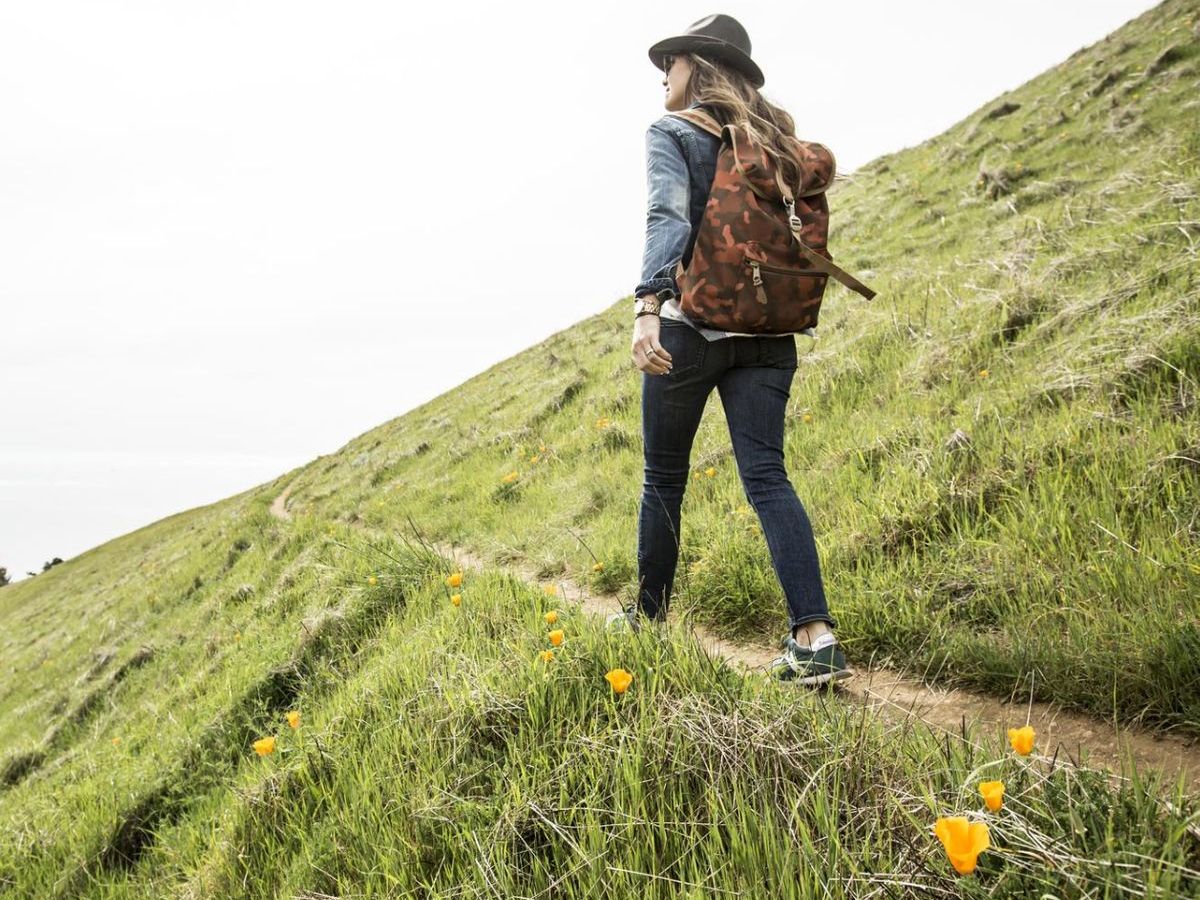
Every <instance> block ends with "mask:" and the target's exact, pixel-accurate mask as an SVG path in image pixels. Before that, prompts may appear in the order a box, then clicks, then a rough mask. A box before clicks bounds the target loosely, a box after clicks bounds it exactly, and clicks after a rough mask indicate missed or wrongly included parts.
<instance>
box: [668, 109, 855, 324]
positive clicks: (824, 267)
mask: <svg viewBox="0 0 1200 900" xmlns="http://www.w3.org/2000/svg"><path fill="white" fill-rule="evenodd" d="M667 115H673V116H678V117H679V118H682V119H686V120H687V121H689V122H691V123H692V124H693V125H696V126H698V127H700V128H702V129H704V130H705V131H707V132H709V133H710V134H712V135H715V136H717V137H719V138H720V139H721V147H720V150H719V151H718V154H717V170H716V174H715V175H714V176H713V183H712V187H711V188H710V190H709V195H708V204H707V205H706V206H705V208H704V215H703V218H702V219H701V220H700V225H699V228H698V230H697V233H696V240H695V243H694V245H693V248H692V256H691V259H690V260H689V261H688V265H687V268H686V269H685V268H684V266H683V260H682V259H681V260H680V261H679V263H678V264H677V265H676V267H675V281H676V283H677V284H678V285H679V290H680V296H679V307H680V309H682V310H683V312H684V313H686V314H687V315H688V316H689V317H690V318H692V319H693V320H695V321H698V322H699V323H700V324H702V325H704V326H706V327H708V328H717V329H720V330H722V331H734V332H738V333H742V334H786V333H791V332H798V331H802V330H803V329H805V328H810V327H812V326H815V325H816V324H817V314H818V312H819V311H820V309H821V298H822V295H823V294H824V293H825V285H826V283H827V282H828V281H829V277H828V276H830V275H832V276H833V277H834V278H836V279H837V280H838V281H840V282H841V283H842V284H844V285H845V286H846V287H848V288H850V289H851V290H852V291H855V292H856V293H859V294H861V295H862V296H863V297H864V298H866V299H867V300H870V299H871V298H872V297H874V296H875V291H873V290H871V289H870V288H869V287H867V286H866V285H864V284H863V283H862V282H861V281H859V280H858V279H857V278H855V277H854V276H853V275H850V274H849V273H848V272H846V271H845V270H843V269H841V268H840V267H838V266H837V265H835V264H834V263H833V262H832V261H831V260H832V259H833V256H832V254H831V253H830V252H829V250H828V249H827V248H826V246H825V244H826V239H827V236H828V233H829V204H828V203H827V202H826V200H825V191H826V189H827V188H828V187H829V186H830V185H831V184H832V183H833V173H834V168H835V162H834V157H833V153H831V152H830V150H829V148H827V147H826V146H825V145H823V144H818V143H816V142H814V141H802V140H800V139H798V138H790V141H792V142H793V143H794V146H795V156H796V159H797V161H798V162H799V164H800V172H801V176H800V179H801V183H800V184H799V185H798V186H797V188H798V189H797V190H795V191H792V190H791V189H789V187H788V186H787V185H785V184H784V183H783V175H782V172H781V171H780V170H779V167H778V166H777V165H776V164H775V161H774V160H773V159H771V157H770V156H769V155H768V154H767V153H766V152H765V151H764V150H763V149H762V147H761V146H759V145H757V144H756V143H755V142H754V141H753V140H752V139H751V138H750V135H749V133H748V131H747V130H746V128H745V126H744V125H741V124H737V125H735V124H730V125H725V126H721V125H720V124H719V123H718V122H717V121H716V119H714V118H713V117H712V116H710V115H709V114H708V113H705V112H702V111H701V110H698V109H686V110H682V111H679V112H669V113H667Z"/></svg>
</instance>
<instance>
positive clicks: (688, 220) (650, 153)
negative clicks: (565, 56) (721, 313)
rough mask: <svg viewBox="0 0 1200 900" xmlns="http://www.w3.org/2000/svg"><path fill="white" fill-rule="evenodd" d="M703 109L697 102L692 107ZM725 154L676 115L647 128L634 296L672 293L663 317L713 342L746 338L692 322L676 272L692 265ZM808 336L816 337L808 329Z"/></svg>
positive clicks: (715, 140) (712, 138)
mask: <svg viewBox="0 0 1200 900" xmlns="http://www.w3.org/2000/svg"><path fill="white" fill-rule="evenodd" d="M699 106H701V103H700V102H699V101H696V102H694V103H692V104H691V105H690V106H688V107H687V108H688V109H695V108H697V107H699ZM720 149H721V139H720V138H718V137H716V136H715V135H712V134H709V133H708V132H707V131H704V130H703V129H701V128H699V127H697V126H695V125H692V124H691V123H690V122H686V121H684V120H683V119H680V118H678V117H676V116H668V115H664V116H662V117H661V118H659V119H657V120H655V121H654V122H653V123H652V124H651V125H650V127H649V128H647V129H646V193H647V200H646V244H645V249H644V251H643V253H642V280H641V281H639V282H638V284H637V287H636V288H634V291H633V294H634V296H635V297H636V296H638V295H639V294H650V293H654V294H660V293H661V292H664V291H665V292H667V294H669V295H670V296H669V299H668V298H667V297H666V296H665V295H664V298H663V299H664V302H663V306H662V318H664V319H677V320H679V321H682V322H685V323H687V324H688V325H691V326H692V327H693V328H695V329H696V330H697V331H699V332H700V333H701V334H702V335H704V337H706V338H708V339H709V340H710V341H711V340H717V339H718V338H723V337H746V335H742V334H740V333H738V332H733V331H720V330H717V329H714V328H706V327H704V326H702V325H700V324H699V323H696V322H693V321H692V320H691V319H690V318H688V316H687V315H686V314H685V313H684V312H683V311H682V310H681V309H680V308H679V299H678V298H679V293H680V291H679V285H678V284H677V283H676V281H675V274H674V273H675V264H676V263H678V262H679V261H680V260H682V261H683V267H684V268H685V269H686V268H687V265H688V263H689V262H690V261H691V258H692V246H693V245H694V244H695V243H696V233H697V231H698V229H699V225H700V220H701V219H702V217H703V216H704V208H705V206H707V204H708V193H709V189H710V188H711V187H712V182H713V177H714V176H715V175H716V173H717V153H718V151H719V150H720ZM805 333H810V334H811V332H810V331H809V330H808V329H806V330H805Z"/></svg>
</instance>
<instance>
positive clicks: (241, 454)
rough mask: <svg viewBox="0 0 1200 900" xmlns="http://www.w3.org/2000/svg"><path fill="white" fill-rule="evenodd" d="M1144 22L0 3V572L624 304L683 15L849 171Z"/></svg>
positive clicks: (309, 444) (288, 456) (852, 1)
mask: <svg viewBox="0 0 1200 900" xmlns="http://www.w3.org/2000/svg"><path fill="white" fill-rule="evenodd" d="M1154 5H1155V4H1154V3H1150V2H1145V0H1055V2H1045V0H1039V2H1031V0H1004V2H999V0H971V2H963V0H924V2H917V0H913V2H907V3H895V2H875V0H841V2H840V3H838V4H836V5H827V6H824V7H820V8H818V7H814V6H810V5H809V4H805V3H796V4H784V3H779V2H777V0H776V2H765V0H751V2H735V3H732V4H731V5H724V6H717V7H710V6H706V5H704V4H701V5H696V4H695V3H694V2H687V3H682V2H677V0H658V2H655V3H652V4H651V3H645V2H627V0H619V2H605V3H602V4H600V3H597V4H586V3H566V2H562V0H557V2H553V3H520V2H517V3H463V2H458V3H430V4H406V5H403V6H402V5H401V4H399V3H396V2H388V3H383V2H372V3H365V2H362V3H360V2H339V3H332V2H330V3H324V4H314V3H306V2H298V0H289V2H286V3H283V2H254V0H239V2H236V3H234V2H229V0H206V2H203V3H200V2H190V3H186V4H185V3H181V2H177V0H155V2H136V0H124V2H117V0H112V2H98V0H87V2H61V0H37V2H24V3H22V2H8V3H3V4H2V5H0V316H2V317H0V335H2V337H3V341H2V343H0V413H2V418H0V566H6V567H7V568H8V569H9V574H10V576H14V577H23V576H24V573H25V571H26V570H34V571H40V569H41V564H42V562H43V561H44V560H48V559H50V558H51V557H53V556H56V555H57V556H61V557H64V558H69V557H71V556H73V555H76V554H78V553H80V552H81V551H83V550H85V549H87V548H89V547H92V546H94V545H96V544H99V543H102V542H103V541H105V540H108V539H109V538H112V537H115V536H117V535H120V534H123V533H125V532H127V531H130V530H132V529H134V528H137V527H140V526H142V525H145V524H148V523H149V522H151V521H154V520H156V519H158V518H161V517H163V516H166V515H169V514H172V513H174V512H178V511H180V510H182V509H187V508H190V507H193V506H197V505H200V504H205V503H211V502H213V501H216V500H219V499H221V498H222V497H226V496H228V495H230V494H233V493H236V492H239V491H241V490H244V489H246V488H249V487H252V486H254V485H256V484H261V483H262V482H264V481H267V480H269V479H271V478H273V477H275V476H276V475H278V474H280V473H282V472H284V471H286V470H287V469H289V468H291V467H293V466H296V465H299V464H302V463H304V462H307V461H309V460H311V459H312V458H314V457H315V456H317V455H319V454H322V453H329V452H331V451H333V450H336V449H337V448H338V447H340V446H341V445H342V444H344V443H345V442H346V441H347V440H349V439H350V438H352V437H354V436H355V435H358V434H361V433H362V432H364V431H366V430H368V429H370V428H372V427H374V426H375V425H378V424H380V423H382V422H384V421H386V420H388V419H390V418H392V417H394V416H397V415H400V414H401V413H403V412H405V411H407V410H409V409H411V408H413V407H414V406H417V405H419V404H421V403H423V402H425V401H426V400H429V399H431V398H433V397H435V396H437V395H438V394H441V393H443V392H444V391H446V390H449V389H451V388H453V387H454V386H455V385H457V384H460V383H461V382H462V381H464V380H465V379H467V378H469V377H470V376H471V375H474V374H475V373H477V372H480V371H482V370H484V369H486V368H488V367H489V366H491V365H493V364H494V363H496V362H498V361H500V360H502V359H505V358H507V357H509V356H511V355H513V354H514V353H516V352H518V351H520V350H521V349H523V348H525V347H528V346H530V345H531V344H534V343H537V342H538V341H540V340H542V339H544V338H546V337H547V336H549V335H550V334H552V333H554V332H556V331H559V330H561V329H564V328H567V327H569V326H570V325H571V324H572V323H574V322H577V321H579V320H580V319H582V318H584V317H587V316H589V315H592V314H594V313H596V312H598V311H600V310H602V309H604V308H605V307H607V306H608V305H610V304H611V303H613V302H614V301H615V300H617V299H618V298H620V297H623V296H626V295H628V294H630V293H631V291H632V289H633V287H634V285H635V284H636V283H637V281H638V278H639V276H640V272H639V267H640V264H641V253H642V240H643V228H644V223H645V219H644V215H645V188H646V185H645V169H644V165H645V159H644V155H643V154H644V144H643V140H644V133H645V129H646V127H647V125H649V124H650V122H651V121H653V120H654V119H655V118H657V117H658V116H659V115H661V113H662V112H663V111H664V110H663V106H662V104H663V100H664V91H663V87H662V75H661V73H660V72H659V71H658V70H657V69H655V68H654V67H653V66H652V65H651V63H650V61H649V59H648V57H647V54H646V51H647V48H648V47H649V46H650V44H652V43H654V42H655V41H656V40H658V39H660V38H663V37H667V36H669V35H673V34H679V33H681V32H683V31H684V30H685V29H686V27H687V26H688V25H689V24H690V23H691V22H692V21H694V20H696V19H699V18H700V17H702V16H705V15H708V14H709V13H712V12H716V11H721V12H726V13H729V14H730V15H733V16H735V17H737V18H738V19H739V20H740V21H741V22H742V24H744V25H745V26H746V28H747V30H748V31H749V33H750V38H751V41H752V43H753V50H752V55H753V57H754V59H755V60H756V61H757V62H758V63H759V65H760V66H761V67H762V69H763V71H764V73H765V75H766V84H765V85H764V87H763V92H764V94H765V95H766V96H767V97H768V98H769V99H771V100H773V101H774V102H776V103H779V104H782V105H783V106H784V107H786V108H788V109H789V110H790V111H791V112H792V113H793V114H794V116H795V118H796V121H797V131H798V133H799V134H800V135H801V136H802V137H807V138H810V139H812V140H819V141H821V142H823V143H825V144H828V145H829V146H830V147H831V148H833V150H834V152H835V153H836V154H837V157H838V162H839V166H840V167H841V169H842V170H843V171H846V172H849V171H851V170H853V169H854V168H855V167H857V166H859V165H862V164H863V163H866V162H868V161H870V160H871V159H874V158H875V157H877V156H879V155H881V154H884V153H889V152H891V151H894V150H898V149H901V148H903V147H906V146H911V145H913V144H917V143H920V142H921V141H923V140H925V139H926V138H927V137H930V136H932V135H934V134H936V133H938V132H940V131H942V130H944V129H945V128H947V127H949V126H950V125H952V124H954V123H955V122H957V121H959V120H960V119H962V118H963V117H965V116H967V115H969V114H970V113H972V112H973V111H974V110H976V109H977V108H978V107H979V106H981V105H982V104H984V103H986V102H987V101H988V100H990V99H992V98H993V97H995V96H997V95H998V94H1000V93H1002V92H1004V91H1006V90H1009V89H1012V88H1015V87H1017V86H1018V85H1020V84H1022V83H1023V82H1025V81H1027V80H1028V79H1030V78H1031V77H1033V76H1035V75H1037V74H1038V73H1040V72H1042V71H1044V70H1045V69H1047V68H1049V67H1051V66H1053V65H1055V64H1057V63H1058V62H1060V61H1062V60H1063V59H1065V58H1066V57H1067V56H1069V55H1070V54H1071V53H1073V52H1074V51H1075V50H1077V49H1079V48H1080V47H1083V46H1086V45H1088V44H1090V43H1093V42H1095V41H1097V40H1099V39H1101V38H1103V37H1104V36H1105V35H1106V34H1108V33H1109V32H1111V31H1113V30H1114V29H1116V28H1118V27H1119V26H1120V25H1122V24H1124V23H1125V22H1127V21H1128V20H1129V19H1131V18H1134V17H1136V16H1137V15H1139V14H1141V13H1142V12H1144V11H1145V10H1147V9H1150V8H1151V7H1152V6H1154ZM809 34H811V37H808V36H806V35H809ZM631 371H632V369H631Z"/></svg>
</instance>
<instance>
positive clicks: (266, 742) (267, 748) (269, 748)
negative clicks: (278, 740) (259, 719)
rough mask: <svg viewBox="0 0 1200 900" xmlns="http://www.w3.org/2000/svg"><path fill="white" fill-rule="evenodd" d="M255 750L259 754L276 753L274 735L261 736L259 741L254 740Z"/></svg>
mask: <svg viewBox="0 0 1200 900" xmlns="http://www.w3.org/2000/svg"><path fill="white" fill-rule="evenodd" d="M254 752H255V753H257V754H258V755H259V756H266V755H267V754H268V753H274V752H275V738H274V736H271V737H265V738H259V739H258V740H257V741H255V742H254Z"/></svg>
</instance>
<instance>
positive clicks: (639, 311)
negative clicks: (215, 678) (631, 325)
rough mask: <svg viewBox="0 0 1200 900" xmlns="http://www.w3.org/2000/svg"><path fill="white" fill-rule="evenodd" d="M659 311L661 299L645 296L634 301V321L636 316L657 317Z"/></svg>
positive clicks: (650, 295) (649, 295) (651, 295)
mask: <svg viewBox="0 0 1200 900" xmlns="http://www.w3.org/2000/svg"><path fill="white" fill-rule="evenodd" d="M660 309H662V298H661V297H656V296H654V295H653V294H645V295H644V296H641V297H638V298H637V300H635V301H634V303H633V317H634V318H635V319H636V318H637V317H638V316H657V315H658V313H659V310H660Z"/></svg>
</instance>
